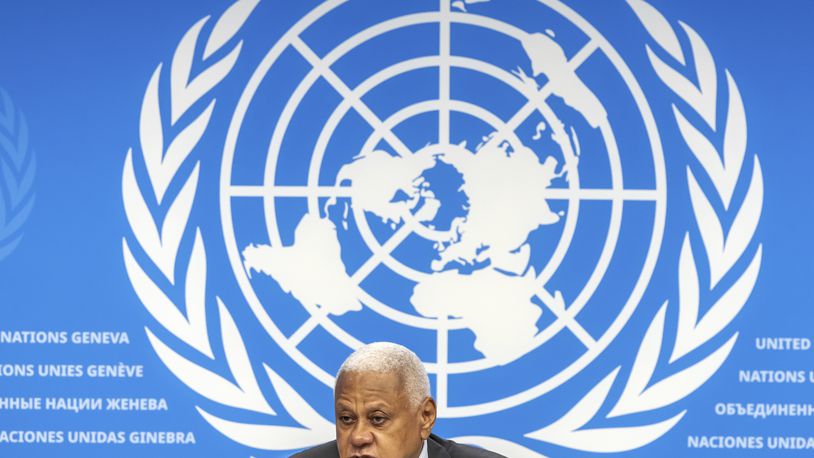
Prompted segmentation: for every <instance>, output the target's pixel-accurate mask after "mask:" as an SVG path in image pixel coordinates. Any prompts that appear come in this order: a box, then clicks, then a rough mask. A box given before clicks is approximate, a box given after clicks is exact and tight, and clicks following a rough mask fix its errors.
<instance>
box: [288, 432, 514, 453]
mask: <svg viewBox="0 0 814 458" xmlns="http://www.w3.org/2000/svg"><path fill="white" fill-rule="evenodd" d="M427 452H428V454H429V457H430V458H506V457H505V456H503V455H498V454H497V453H493V452H490V451H488V450H483V449H479V448H475V447H470V446H468V445H462V444H458V443H455V442H453V441H448V440H444V439H441V438H440V437H438V436H436V435H435V434H430V437H429V439H427ZM291 458H339V451H338V450H337V449H336V441H331V442H328V443H327V444H322V445H319V446H317V447H314V448H311V449H308V450H306V451H304V452H300V453H297V454H296V455H293V456H292V457H291Z"/></svg>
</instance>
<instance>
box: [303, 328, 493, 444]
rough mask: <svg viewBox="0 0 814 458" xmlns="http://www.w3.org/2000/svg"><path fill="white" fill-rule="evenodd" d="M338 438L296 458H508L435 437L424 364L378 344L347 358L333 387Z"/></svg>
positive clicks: (394, 346)
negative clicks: (432, 432)
mask: <svg viewBox="0 0 814 458" xmlns="http://www.w3.org/2000/svg"><path fill="white" fill-rule="evenodd" d="M334 410H335V412H336V440H335V441H332V442H328V443H327V444H323V445H320V446H318V447H314V448H312V449H309V450H306V451H304V452H301V453H298V454H296V455H294V457H293V458H505V457H503V456H502V455H498V454H496V453H492V452H489V451H486V450H482V449H478V448H475V447H470V446H467V445H462V444H457V443H455V442H453V441H448V440H444V439H441V438H440V437H438V436H436V435H434V434H431V431H432V427H433V425H435V418H436V406H435V401H434V400H433V399H432V397H430V382H429V378H428V377H427V372H426V371H425V370H424V365H423V364H422V363H421V360H419V359H418V357H417V356H416V355H415V353H413V352H411V351H410V350H408V349H407V348H405V347H402V346H401V345H397V344H393V343H387V342H377V343H373V344H370V345H366V346H364V347H362V348H360V349H359V350H357V351H355V352H354V353H353V354H352V355H350V356H349V357H348V359H347V360H345V362H344V363H343V364H342V367H341V368H340V369H339V374H338V375H337V377H336V386H335V388H334Z"/></svg>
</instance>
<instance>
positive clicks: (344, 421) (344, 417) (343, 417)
mask: <svg viewBox="0 0 814 458" xmlns="http://www.w3.org/2000/svg"><path fill="white" fill-rule="evenodd" d="M339 421H340V422H342V424H345V425H349V424H351V423H353V417H352V416H350V415H340V416H339Z"/></svg>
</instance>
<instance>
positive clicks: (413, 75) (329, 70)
mask: <svg viewBox="0 0 814 458" xmlns="http://www.w3.org/2000/svg"><path fill="white" fill-rule="evenodd" d="M619 7H620V8H622V7H624V11H622V12H620V15H622V13H624V15H626V17H629V19H630V20H631V23H632V24H635V25H636V26H637V27H641V30H642V31H643V33H642V37H643V38H644V39H645V40H646V42H645V43H641V44H639V45H637V46H636V48H635V49H634V50H632V51H631V50H625V52H622V51H620V50H618V49H617V48H616V47H614V45H613V44H612V43H611V41H610V40H609V39H608V38H606V35H605V34H603V33H602V32H601V31H600V28H598V27H596V26H595V25H593V24H592V23H591V22H589V21H588V20H587V19H586V18H585V17H584V16H583V15H581V14H580V13H579V12H578V11H576V10H575V9H572V8H571V7H569V6H568V5H566V4H565V3H562V2H560V1H557V0H533V1H532V0H528V1H523V2H516V3H511V4H508V3H505V2H497V1H495V2H488V1H482V0H481V1H474V0H471V1H470V0H467V1H465V2H464V1H449V0H440V1H433V2H374V3H370V2H364V1H359V2H356V1H348V2H345V1H327V2H325V3H323V4H321V5H319V6H317V7H315V8H314V9H313V10H311V11H308V12H306V13H305V14H304V15H302V16H301V18H300V19H298V20H297V21H296V22H295V23H294V25H293V26H290V28H288V29H287V31H285V32H284V33H282V34H281V35H276V36H275V37H274V39H273V40H272V41H271V42H268V40H269V38H268V37H265V36H262V37H259V38H258V37H255V35H258V33H257V32H256V29H258V26H257V25H254V24H259V23H261V22H263V21H265V20H272V19H273V18H274V17H275V12H274V11H273V10H274V7H273V6H272V5H261V4H258V2H257V1H256V0H240V1H238V2H236V3H235V4H234V5H232V6H231V7H230V8H229V9H227V10H226V11H225V12H224V13H223V14H222V15H221V16H220V17H219V18H218V19H217V20H216V21H215V23H214V25H212V24H209V20H208V19H209V18H204V19H202V20H201V21H199V22H198V23H196V24H195V25H194V26H193V27H192V28H190V29H189V31H188V32H187V33H186V35H184V37H183V38H182V39H181V41H180V43H179V45H178V47H177V48H176V50H175V54H174V56H173V59H172V62H171V64H170V65H169V66H166V67H165V66H163V65H159V66H158V67H157V68H156V70H155V72H154V73H153V76H152V78H151V80H150V82H149V83H148V85H147V91H146V93H145V96H144V101H143V104H142V109H141V130H140V147H139V148H134V149H133V150H131V151H130V152H128V155H127V159H126V162H125V167H124V174H123V196H124V206H125V211H126V214H127V217H128V221H129V222H130V226H131V228H132V235H130V234H128V235H127V236H125V238H124V241H123V247H124V257H125V264H126V266H127V271H128V275H129V276H130V279H131V281H132V283H133V286H134V288H135V291H136V293H137V294H138V296H139V297H140V299H141V301H142V302H143V303H144V305H145V307H146V309H147V311H148V312H149V313H150V314H151V315H152V316H153V317H154V318H155V323H153V324H152V325H150V326H148V330H147V333H148V337H149V339H150V342H151V344H152V345H153V347H154V349H155V351H156V353H157V354H158V356H159V358H160V359H161V360H162V361H163V362H164V363H165V364H166V365H167V367H168V368H169V369H170V370H171V371H172V372H173V373H174V374H175V375H176V376H177V377H178V378H179V379H180V380H181V381H182V382H183V383H185V384H186V385H188V386H189V387H190V388H191V389H193V390H194V391H196V392H197V393H199V394H200V395H202V396H203V397H204V398H205V399H206V402H211V403H216V404H220V405H225V406H229V407H231V408H234V409H235V411H236V412H238V413H236V416H235V417H228V418H225V417H222V416H221V414H220V413H219V414H218V415H215V414H213V413H212V412H211V411H210V409H208V408H207V407H205V406H201V407H199V412H200V413H201V415H202V416H203V417H204V418H205V419H206V420H207V422H209V423H210V424H211V425H212V426H213V427H214V428H215V429H217V430H218V431H220V432H221V433H223V434H224V435H226V436H227V437H229V438H231V439H232V440H234V441H236V442H239V443H241V444H244V445H247V446H250V447H253V448H257V449H265V450H278V451H291V450H295V449H298V448H302V447H306V446H310V445H314V444H317V443H320V442H322V441H325V440H327V439H330V438H331V437H332V434H333V426H332V422H331V421H329V420H328V419H327V418H330V417H329V416H327V415H328V412H326V411H324V410H323V409H322V407H318V406H317V404H315V403H314V401H315V400H316V399H327V396H325V392H327V393H329V392H330V389H331V388H332V387H333V383H334V378H333V377H334V374H335V372H336V369H337V367H338V364H339V363H340V362H341V361H342V360H343V359H344V357H345V356H347V354H348V353H350V352H351V351H353V350H354V349H356V348H358V347H360V346H361V345H364V344H365V343H368V342H372V341H378V340H390V341H396V342H399V343H402V344H404V345H406V346H408V347H410V348H411V349H413V350H414V351H415V352H416V353H417V354H418V355H419V356H420V357H421V358H422V360H423V361H424V363H425V365H426V367H427V370H428V372H429V373H430V376H431V381H432V384H433V393H434V396H435V397H436V399H437V402H438V405H439V415H440V416H441V418H446V419H447V420H446V421H448V422H450V424H454V425H456V426H455V428H457V430H461V431H467V433H466V434H467V435H466V436H459V437H458V438H457V440H459V441H461V442H467V443H472V444H476V445H482V446H486V447H488V448H490V449H493V450H495V451H498V452H502V453H504V454H506V455H507V456H524V457H525V456H528V457H535V456H538V457H539V456H543V455H542V453H546V452H547V447H550V446H552V445H554V446H558V447H566V448H570V449H574V450H582V451H588V452H602V453H608V452H619V451H626V450H632V449H636V448H639V447H642V446H644V445H647V444H649V443H651V442H653V441H654V440H656V439H658V438H659V437H661V436H663V435H664V434H665V433H667V432H668V431H669V430H670V429H671V428H672V427H673V426H674V425H675V424H676V423H677V422H678V421H680V420H681V418H682V416H683V415H684V413H685V410H680V409H678V408H676V407H674V406H675V405H679V407H680V402H681V401H682V400H683V399H684V398H686V397H687V396H689V395H691V394H692V393H693V392H694V391H695V390H696V389H697V388H699V387H700V386H701V385H703V384H704V383H705V382H706V381H707V380H708V379H709V378H710V377H711V376H712V375H713V374H714V373H715V372H716V371H717V370H718V368H719V367H720V366H721V364H722V363H723V362H724V360H725V359H726V357H727V356H728V354H729V352H730V351H731V349H732V347H733V345H734V344H735V341H736V338H737V333H736V332H734V331H733V330H732V329H731V326H730V323H731V322H732V321H733V320H734V318H735V317H736V316H737V315H738V313H739V312H740V310H741V309H742V307H743V306H744V304H745V303H746V301H747V298H748V296H749V294H750V292H751V290H752V287H753V286H754V283H755V281H756V278H757V273H758V269H759V265H760V257H761V247H760V245H758V244H757V243H756V242H754V241H753V240H752V238H753V234H754V231H755V228H756V226H757V223H758V220H759V217H760V212H761V206H762V176H761V169H760V165H759V162H758V160H757V157H756V156H754V155H748V154H747V144H746V117H745V110H744V107H743V104H742V102H741V98H740V94H739V92H738V87H737V85H736V83H735V80H734V78H733V77H732V76H731V75H730V74H729V72H728V71H723V72H722V73H719V72H718V70H717V68H716V63H715V61H714V59H713V58H712V55H711V53H710V51H709V49H708V48H707V45H706V44H705V42H704V41H703V39H702V38H701V37H700V36H699V35H698V34H697V33H696V32H695V31H694V30H693V29H692V28H691V27H690V26H688V25H686V24H683V23H679V25H677V26H674V25H673V24H672V23H671V22H670V21H668V20H667V19H666V18H665V17H664V16H663V15H662V14H661V13H660V12H658V11H657V10H656V9H654V8H653V7H652V6H651V5H649V4H648V3H645V2H644V1H643V0H629V1H628V2H627V4H626V5H621V4H620V5H619ZM259 35H263V34H262V33H260V34H259ZM258 49H259V50H260V51H258ZM627 53H634V54H636V57H637V58H638V60H640V61H642V62H647V63H648V66H647V67H646V68H639V69H636V70H635V72H634V70H633V69H632V68H631V67H630V66H629V64H628V63H627V61H626V59H625V58H624V57H623V56H624V55H626V54H627ZM198 61H200V62H198ZM193 68H196V70H195V71H194V72H193V70H192V69H193ZM198 68H200V70H198ZM642 72H648V79H649V80H650V81H651V82H652V81H656V82H658V83H659V84H658V86H657V87H652V88H645V87H643V85H642V83H641V82H640V78H637V75H638V74H640V73H642ZM193 73H194V74H193ZM719 77H723V79H722V80H723V81H725V88H722V89H720V90H719V88H718V79H719ZM164 80H166V81H168V82H169V85H168V87H169V93H168V94H164V93H163V92H162V91H161V90H159V87H160V86H161V82H162V81H164ZM651 86H653V84H652V83H651ZM227 87H239V88H241V89H240V96H239V97H236V98H235V101H234V102H232V105H231V106H226V105H227V104H228V103H229V102H228V100H229V98H228V96H219V95H218V94H226V93H228V91H226V90H225V88H227ZM646 89H647V91H648V92H647V94H646V92H645V90H646ZM216 96H217V97H218V99H217V102H216ZM664 100H667V101H666V102H665V101H664ZM653 101H659V102H661V104H662V105H660V106H654V105H655V103H654V102H653ZM722 101H724V102H725V103H723V102H722ZM670 106H672V113H671V114H672V117H668V116H661V117H663V118H664V119H657V117H656V115H655V114H654V113H669V109H670ZM719 111H720V112H721V113H722V115H719ZM218 119H222V120H227V119H228V122H225V121H222V122H220V124H221V125H220V126H219V122H218V121H217V120H218ZM218 131H219V133H218ZM665 132H669V135H673V136H675V138H676V139H677V141H674V142H672V143H667V142H665V141H664V140H663V139H664V138H665ZM214 151H217V152H218V153H219V154H218V155H217V156H218V158H217V159H218V160H213V159H212V157H211V156H213V154H212V153H213V152H214ZM668 158H669V160H667V159H668ZM218 166H219V169H218V168H217V167H218ZM216 174H217V175H219V180H215V179H213V178H212V177H213V176H215V175H216ZM741 183H743V185H741ZM736 187H737V190H736ZM215 196H217V197H215ZM153 197H154V201H152V200H153ZM668 202H670V203H671V205H670V208H671V209H672V208H676V209H677V212H676V214H677V215H681V214H685V215H689V217H684V218H681V217H677V216H676V217H671V214H668V205H667V204H668ZM215 207H217V210H216V209H215ZM193 209H197V211H193ZM682 212H683V213H682ZM733 215H734V216H733ZM218 217H219V220H218ZM730 217H732V218H733V219H732V220H731V221H729V218H730ZM724 218H726V222H725V223H724V221H723V220H724ZM217 223H219V224H217ZM668 223H669V224H668ZM215 244H219V245H220V246H219V247H218V248H217V249H213V248H212V246H213V245H215ZM136 247H137V249H136ZM220 253H223V254H222V255H221V254H220ZM179 266H181V267H179ZM212 266H216V267H214V269H218V270H219V271H223V272H224V273H226V272H227V270H225V269H229V270H228V272H230V274H229V275H228V276H229V277H231V278H233V279H234V280H233V283H232V286H231V287H236V288H237V289H238V290H239V291H240V293H241V294H240V296H242V298H243V299H245V304H240V303H229V304H227V303H226V302H225V301H224V300H222V299H221V297H223V296H222V294H223V293H219V292H218V291H216V290H215V289H216V288H228V287H229V286H223V285H222V283H223V282H221V281H218V282H212V281H208V280H209V279H210V278H209V277H210V276H211V275H207V272H208V271H211V270H212V269H213V267H212ZM659 266H664V267H662V268H660V269H657V267H659ZM177 269H182V270H183V273H182V274H179V272H178V271H177ZM214 284H216V285H218V286H217V287H213V286H212V285H214ZM706 291H710V292H711V293H712V294H706ZM702 292H703V294H702ZM706 297H715V298H717V299H716V300H715V301H714V302H713V303H710V304H706V303H702V302H703V301H704V300H706V299H702V298H706ZM245 305H248V308H247V309H246V308H245ZM241 307H244V309H245V311H250V313H245V312H244V311H243V310H244V309H241ZM238 310H241V311H240V312H237V311H238ZM702 310H703V313H702ZM238 313H240V314H244V313H245V317H249V316H253V318H252V320H251V321H255V322H256V323H255V324H253V325H254V326H256V325H257V324H259V327H260V328H262V329H263V330H264V331H265V334H266V335H265V336H264V337H263V338H260V339H259V340H260V341H262V342H259V343H254V341H253V340H252V341H250V340H249V339H247V338H246V333H244V332H241V328H242V327H243V326H242V322H244V321H245V320H246V318H245V317H244V318H243V319H241V320H235V318H234V317H235V316H236V315H237V314H238ZM633 316H644V317H645V318H644V319H645V320H648V321H647V322H649V325H648V326H646V331H645V332H644V333H643V334H642V333H641V332H639V333H638V334H637V333H636V332H634V330H631V329H629V327H628V326H626V325H627V324H628V322H629V321H630V319H631V318H632V317H633ZM218 328H219V331H218ZM210 334H213V335H219V336H220V338H217V339H212V338H211V335H210ZM623 335H624V337H622V336H623ZM252 339H255V337H252ZM177 340H180V341H181V342H184V343H186V344H187V345H188V346H189V347H190V348H186V349H184V348H181V347H180V346H176V345H172V344H171V342H174V341H177ZM272 343H273V345H274V346H275V348H277V349H278V351H279V353H280V354H284V355H287V358H288V360H289V362H293V363H295V364H296V365H297V366H299V367H300V368H301V373H299V374H289V375H287V374H285V373H284V372H283V370H282V367H284V366H285V364H281V363H279V362H278V361H274V360H270V359H268V356H267V355H268V353H264V352H263V351H262V348H263V346H265V345H271V344H272ZM215 344H217V345H219V346H221V347H222V348H213V345H215ZM612 344H613V345H612ZM611 346H614V347H620V348H625V347H626V350H624V349H623V350H621V351H615V352H609V351H608V349H609V348H610V347H611ZM193 350H194V351H195V352H197V353H199V354H201V355H205V356H207V357H209V358H210V359H215V360H218V359H220V358H224V359H225V363H226V365H225V366H223V365H222V364H221V365H219V364H217V363H213V364H212V366H211V367H207V366H206V365H202V364H201V363H200V361H201V359H200V358H194V357H193V355H192V353H193ZM221 355H223V356H221ZM264 355H265V356H264ZM600 356H602V358H600ZM612 358H615V360H611V359H612ZM608 361H610V362H608ZM662 366H664V368H662ZM217 367H220V369H216V368H217ZM589 367H590V368H591V370H590V371H586V370H585V369H586V368H589ZM224 368H227V369H224ZM674 368H679V369H674ZM588 372H590V374H591V375H589V374H587V373H588ZM262 373H264V374H263V375H264V377H265V378H267V379H268V380H267V381H263V382H260V381H259V377H260V374H262ZM665 374H666V375H665ZM577 378H581V380H580V381H579V383H575V382H577V380H575V379H577ZM297 380H301V381H302V382H296V381H297ZM266 385H268V386H269V388H264V387H265V386H266ZM300 385H301V386H300ZM315 386H316V387H321V388H314V387H315ZM575 386H582V387H585V386H588V389H587V390H585V389H584V388H583V390H582V391H581V392H577V391H575V390H577V388H574V387H575ZM614 387H618V388H617V389H616V390H612V389H613V388H614ZM315 389H318V390H322V391H321V393H322V397H321V398H320V397H319V396H320V395H319V394H314V393H315V392H314V390H315ZM616 392H620V393H621V394H615V395H612V393H616ZM551 399H557V401H556V402H552V401H550V400H551ZM275 404H276V405H280V406H282V408H283V409H284V410H285V411H286V412H287V415H288V416H290V418H291V419H292V420H293V422H292V421H287V420H286V418H288V417H282V418H281V417H280V416H279V415H278V413H277V411H276V410H275V408H273V407H272V405H275ZM531 405H539V406H543V408H542V409H540V410H545V412H546V413H545V414H540V415H535V414H529V412H530V411H531V410H533V409H530V407H529V406H531ZM240 411H252V412H255V413H260V414H264V415H265V417H264V418H267V421H266V422H261V423H258V422H257V417H256V416H253V417H251V418H252V420H245V421H241V420H239V418H240V417H239V412H240ZM518 412H522V413H518ZM644 412H649V413H652V414H653V415H652V416H648V417H646V418H655V420H653V421H649V422H641V421H640V420H639V418H641V417H635V416H633V415H634V414H639V413H644ZM507 415H513V416H512V418H514V419H517V418H521V419H522V421H513V422H512V424H511V425H510V427H509V428H503V429H501V428H498V431H497V432H496V431H495V430H494V428H487V427H486V426H485V425H486V424H485V421H486V420H485V419H488V418H498V419H499V418H508V417H506V416H507ZM611 418H613V419H614V421H612V422H608V421H609V419H611ZM616 418H619V420H616ZM603 421H604V422H608V425H606V426H602V424H603Z"/></svg>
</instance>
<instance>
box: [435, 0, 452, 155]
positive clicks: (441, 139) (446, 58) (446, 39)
mask: <svg viewBox="0 0 814 458" xmlns="http://www.w3.org/2000/svg"><path fill="white" fill-rule="evenodd" d="M449 2H450V0H440V3H441V4H440V10H441V11H440V16H441V17H440V19H439V21H438V22H439V23H438V26H439V34H438V35H439V39H438V41H439V43H438V57H439V64H438V100H439V102H440V106H439V109H438V143H439V144H441V145H447V144H449V117H450V113H449V101H450V92H451V90H450V89H451V88H450V85H451V82H450V79H451V76H450V54H451V46H452V45H451V41H452V38H451V17H450V5H449Z"/></svg>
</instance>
